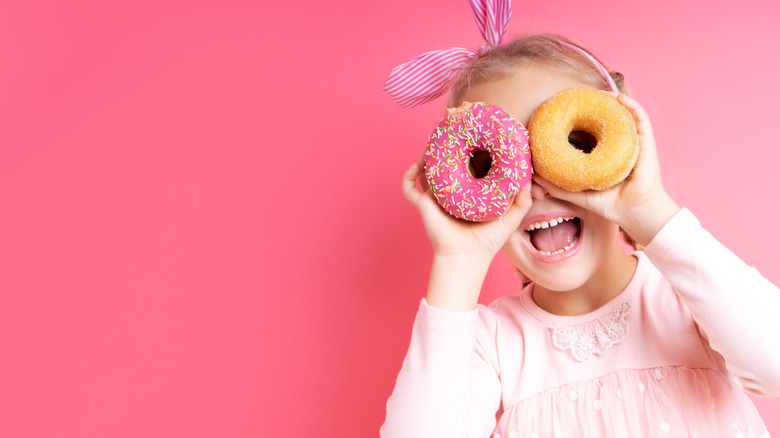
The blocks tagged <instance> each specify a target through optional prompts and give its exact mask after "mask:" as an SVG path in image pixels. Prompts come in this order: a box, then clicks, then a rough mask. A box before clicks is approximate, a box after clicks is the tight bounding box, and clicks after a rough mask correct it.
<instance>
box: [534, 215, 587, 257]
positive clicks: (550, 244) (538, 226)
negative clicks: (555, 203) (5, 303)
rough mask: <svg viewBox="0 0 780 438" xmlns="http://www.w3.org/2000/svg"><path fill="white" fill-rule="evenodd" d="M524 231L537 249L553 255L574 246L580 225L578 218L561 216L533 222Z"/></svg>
mask: <svg viewBox="0 0 780 438" xmlns="http://www.w3.org/2000/svg"><path fill="white" fill-rule="evenodd" d="M525 231H526V232H527V233H528V236H529V239H530V241H531V245H533V247H534V248H535V249H536V250H537V251H539V252H540V253H542V254H544V255H546V256H553V255H557V254H563V253H564V252H566V251H568V250H570V249H572V248H574V245H576V244H577V242H578V241H579V240H580V232H581V231H582V227H581V221H580V218H578V217H574V216H570V217H566V216H561V217H557V218H554V219H550V220H549V221H542V222H534V223H532V224H530V225H529V226H528V227H527V228H526V229H525Z"/></svg>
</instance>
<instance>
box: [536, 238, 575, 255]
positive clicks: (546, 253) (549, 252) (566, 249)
mask: <svg viewBox="0 0 780 438" xmlns="http://www.w3.org/2000/svg"><path fill="white" fill-rule="evenodd" d="M579 240H580V238H579V237H575V238H574V241H573V242H572V243H570V244H568V245H566V246H565V247H563V248H561V249H559V250H557V251H539V252H540V253H542V254H544V255H546V256H554V255H558V254H562V253H564V252H566V251H568V250H570V249H572V248H574V245H576V244H577V242H578V241H579Z"/></svg>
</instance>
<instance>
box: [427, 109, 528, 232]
mask: <svg viewBox="0 0 780 438" xmlns="http://www.w3.org/2000/svg"><path fill="white" fill-rule="evenodd" d="M479 151H485V152H487V153H488V154H489V155H490V158H489V160H487V161H488V165H489V170H488V171H487V172H486V173H484V176H483V172H479V171H478V169H474V168H475V167H479V166H473V163H471V161H477V159H476V158H475V155H479ZM424 160H425V177H426V179H427V181H428V185H429V186H430V189H431V191H432V192H433V194H434V196H435V197H436V200H437V202H438V203H439V205H441V206H442V208H444V210H445V211H447V212H448V213H449V214H451V215H453V216H455V217H458V218H461V219H465V220H468V221H472V222H486V221H490V220H493V219H497V218H498V217H500V216H501V215H503V214H504V212H506V210H507V209H508V208H509V206H510V205H511V204H512V201H513V200H514V198H515V195H517V194H518V193H519V192H520V189H522V188H523V187H525V185H526V184H528V183H529V182H530V180H531V176H532V172H531V155H530V149H529V146H528V133H527V131H526V129H525V128H524V127H523V125H522V124H521V123H520V122H519V121H517V119H515V117H514V116H512V115H511V114H509V113H508V112H506V111H504V110H502V109H501V108H499V107H497V106H495V105H489V104H486V103H480V102H477V103H471V102H464V103H463V104H462V105H461V106H459V107H458V108H449V109H448V115H447V116H446V117H444V118H443V119H442V120H441V121H440V122H439V123H438V124H437V125H436V128H435V129H434V131H433V133H432V134H431V136H430V137H429V139H428V147H427V148H426V150H425V153H424ZM483 161H484V160H483ZM470 164H472V165H471V166H470ZM470 167H471V169H470ZM485 167H486V166H485Z"/></svg>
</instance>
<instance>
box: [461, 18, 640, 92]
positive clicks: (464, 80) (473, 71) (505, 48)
mask: <svg viewBox="0 0 780 438" xmlns="http://www.w3.org/2000/svg"><path fill="white" fill-rule="evenodd" d="M564 43H565V44H571V45H575V46H577V47H579V48H581V49H582V50H585V51H586V52H588V53H589V54H590V55H591V56H593V54H592V53H590V52H589V51H587V49H585V48H583V47H580V46H579V45H578V44H576V43H574V42H573V41H571V40H569V39H568V38H566V37H563V36H561V35H557V34H552V33H534V34H529V35H525V36H521V37H519V38H517V39H515V40H514V41H512V42H510V43H508V44H504V45H501V46H492V47H489V48H487V49H485V50H484V51H481V52H480V54H479V55H478V57H477V59H476V60H474V61H473V62H472V63H471V64H469V66H468V67H466V68H465V69H464V70H463V71H462V72H461V73H460V74H459V75H458V76H456V77H455V79H454V81H453V82H452V83H451V85H450V90H449V98H448V100H447V106H448V107H453V106H458V105H460V104H461V102H462V101H463V95H464V94H465V93H466V90H468V89H469V88H470V87H472V86H473V85H476V84H479V83H481V82H484V81H488V80H493V79H498V78H501V77H504V76H507V75H510V74H512V73H514V72H515V71H516V70H517V69H518V68H521V67H524V66H527V65H530V64H536V65H543V66H545V67H547V68H549V69H551V70H553V71H555V72H558V73H561V74H564V75H568V76H571V77H575V78H577V79H579V80H582V81H583V82H585V83H586V84H588V85H591V86H592V87H594V88H599V89H602V90H609V89H610V87H609V83H608V82H607V80H606V78H604V76H602V74H601V72H600V71H599V69H598V67H596V66H595V65H593V63H592V62H591V61H590V60H589V59H588V58H587V57H585V56H584V55H583V54H582V53H580V52H578V51H577V50H575V49H573V48H571V47H567V46H566V45H565V44H564ZM594 58H595V56H594ZM599 62H600V61H599ZM610 76H612V79H613V80H614V81H615V83H616V84H617V86H618V89H620V92H621V93H623V94H628V90H627V89H626V87H625V84H624V83H623V75H622V74H620V73H618V72H610Z"/></svg>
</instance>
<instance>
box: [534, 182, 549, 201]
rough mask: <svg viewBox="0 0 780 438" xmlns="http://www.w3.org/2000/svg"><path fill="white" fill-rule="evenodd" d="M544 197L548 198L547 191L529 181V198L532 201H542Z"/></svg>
mask: <svg viewBox="0 0 780 438" xmlns="http://www.w3.org/2000/svg"><path fill="white" fill-rule="evenodd" d="M546 196H548V194H547V189H545V188H544V187H542V186H540V185H539V184H537V183H536V182H534V181H531V197H532V198H533V199H542V198H544V197H546Z"/></svg>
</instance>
